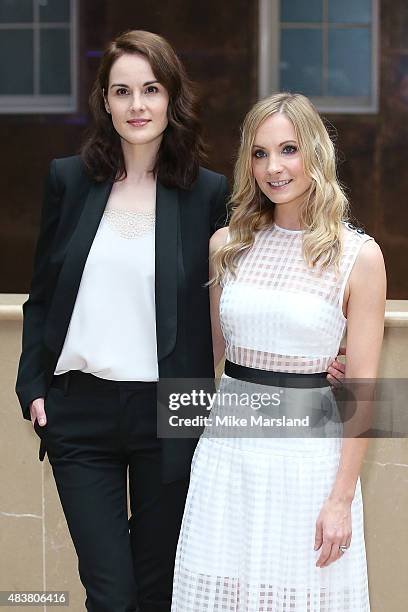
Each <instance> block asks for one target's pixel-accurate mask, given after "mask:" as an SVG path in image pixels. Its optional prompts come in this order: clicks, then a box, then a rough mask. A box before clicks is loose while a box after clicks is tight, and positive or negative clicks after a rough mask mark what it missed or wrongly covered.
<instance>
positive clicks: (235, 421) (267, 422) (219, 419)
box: [169, 414, 309, 427]
mask: <svg viewBox="0 0 408 612" xmlns="http://www.w3.org/2000/svg"><path fill="white" fill-rule="evenodd" d="M169 425H170V426H171V427H213V426H215V427H309V417H308V416H305V417H303V418H302V419H296V418H293V419H292V418H289V417H286V416H285V415H283V416H282V417H279V418H271V417H266V416H263V415H262V414H254V415H251V416H250V417H249V418H247V417H237V416H234V415H227V416H219V415H216V416H215V417H211V416H201V415H200V416H195V417H191V418H187V417H179V416H177V415H176V414H173V415H171V417H170V418H169Z"/></svg>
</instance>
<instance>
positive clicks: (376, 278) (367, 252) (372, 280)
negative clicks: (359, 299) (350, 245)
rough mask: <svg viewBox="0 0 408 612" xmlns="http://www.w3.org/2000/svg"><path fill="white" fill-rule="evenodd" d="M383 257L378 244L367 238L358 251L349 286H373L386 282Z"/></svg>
mask: <svg viewBox="0 0 408 612" xmlns="http://www.w3.org/2000/svg"><path fill="white" fill-rule="evenodd" d="M385 279H386V276H385V264H384V257H383V254H382V251H381V249H380V247H379V245H378V244H377V243H376V242H375V241H374V240H367V242H365V243H364V244H363V245H362V246H361V249H360V251H359V253H358V256H357V259H356V262H355V265H354V268H353V270H352V272H351V275H350V285H351V287H353V286H354V287H355V288H357V287H361V288H364V290H365V291H367V290H368V287H371V288H373V289H374V288H375V287H378V286H381V287H382V286H383V285H385V283H386V280H385Z"/></svg>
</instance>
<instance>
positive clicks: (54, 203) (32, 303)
mask: <svg viewBox="0 0 408 612" xmlns="http://www.w3.org/2000/svg"><path fill="white" fill-rule="evenodd" d="M62 191H63V190H62V189H61V187H60V186H59V184H58V179H57V171H56V160H53V161H52V162H51V165H50V170H49V173H48V176H47V178H46V180H45V188H44V198H43V206H42V213H41V223H40V233H39V237H38V240H37V246H36V249H35V256H34V269H33V276H32V281H31V286H30V293H29V297H28V300H27V301H26V302H25V303H24V305H23V315H24V322H23V340H22V353H21V357H20V362H19V366H18V373H17V382H16V393H17V396H18V399H19V402H20V405H21V408H22V411H23V417H24V418H25V419H30V410H29V404H30V403H31V401H32V400H34V399H37V398H38V397H45V393H46V389H47V386H46V381H45V369H44V364H43V360H44V357H43V335H44V325H45V318H46V302H47V291H49V287H47V277H48V274H47V271H48V263H49V259H50V253H51V248H52V243H53V237H54V235H55V231H56V227H57V223H58V218H59V202H60V200H61V196H62Z"/></svg>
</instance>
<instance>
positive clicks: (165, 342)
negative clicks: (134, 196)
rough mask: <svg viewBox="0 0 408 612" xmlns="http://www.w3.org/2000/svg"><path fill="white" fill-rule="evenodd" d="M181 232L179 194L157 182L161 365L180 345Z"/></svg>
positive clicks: (159, 343)
mask: <svg viewBox="0 0 408 612" xmlns="http://www.w3.org/2000/svg"><path fill="white" fill-rule="evenodd" d="M179 230H180V220H179V196H178V190H177V189H168V188H166V187H164V186H163V185H161V183H160V182H159V181H157V195H156V236H155V245H156V246H155V250H156V270H155V275H156V276H155V279H156V280H155V295H156V334H157V357H158V360H159V361H160V360H161V359H163V358H164V357H166V356H167V355H168V354H169V353H171V351H172V350H173V349H174V347H175V344H176V336H177V286H178V280H179V279H178V276H179V270H178V251H179V250H181V244H180V231H179Z"/></svg>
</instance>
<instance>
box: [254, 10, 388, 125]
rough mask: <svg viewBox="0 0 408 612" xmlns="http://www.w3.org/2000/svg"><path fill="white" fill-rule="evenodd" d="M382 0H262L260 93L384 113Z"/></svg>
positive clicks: (325, 106)
mask: <svg viewBox="0 0 408 612" xmlns="http://www.w3.org/2000/svg"><path fill="white" fill-rule="evenodd" d="M378 4H379V0H307V1H305V0H259V36H260V40H259V77H260V78H259V94H260V97H265V96H267V95H269V94H270V93H272V92H274V91H293V92H301V93H304V94H305V95H307V96H309V97H311V98H312V100H313V102H314V103H315V104H316V106H317V107H318V109H319V110H320V111H322V112H333V113H339V112H340V113H344V112H345V113H375V112H378V76H377V72H378V60H377V57H378V21H379V17H378V13H379V6H378Z"/></svg>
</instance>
